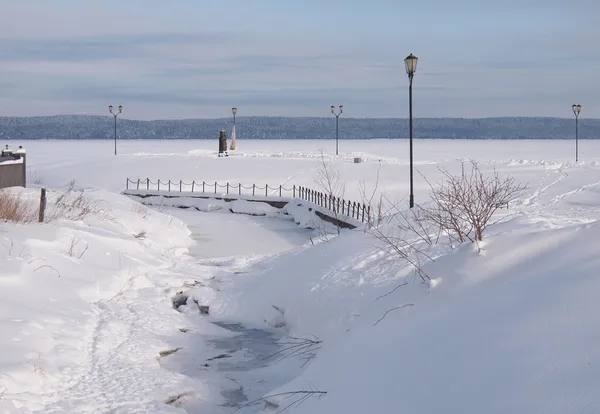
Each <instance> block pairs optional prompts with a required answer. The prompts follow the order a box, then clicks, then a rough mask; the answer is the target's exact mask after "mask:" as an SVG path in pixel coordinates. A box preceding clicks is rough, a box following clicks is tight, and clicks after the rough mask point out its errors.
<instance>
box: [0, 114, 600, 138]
mask: <svg viewBox="0 0 600 414" xmlns="http://www.w3.org/2000/svg"><path fill="white" fill-rule="evenodd" d="M117 122H118V124H117V125H118V138H119V139H217V137H218V136H219V130H220V129H226V130H227V134H228V136H229V134H230V128H231V118H222V119H186V120H157V121H135V120H128V119H120V118H119V119H118V121H117ZM413 122H414V136H415V137H416V138H440V139H457V138H466V139H477V138H480V139H481V138H483V139H514V138H522V139H564V138H573V137H574V135H575V120H574V119H565V118H518V117H504V118H474V119H469V118H418V119H415V120H414V121H413ZM113 125H114V120H113V118H112V116H83V115H60V116H48V117H0V140H2V139H5V140H18V139H105V138H112V137H113V134H114V129H113ZM579 126H580V129H579V137H580V138H582V139H595V138H600V120H599V119H581V120H580V122H579ZM236 130H237V136H238V137H239V138H240V139H322V138H334V137H335V118H334V117H333V116H332V117H329V118H291V117H260V116H259V117H238V118H237V120H236ZM339 133H340V139H370V138H405V137H407V136H408V119H398V118H344V117H343V115H342V117H340V132H339Z"/></svg>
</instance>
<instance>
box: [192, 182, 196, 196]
mask: <svg viewBox="0 0 600 414" xmlns="http://www.w3.org/2000/svg"><path fill="white" fill-rule="evenodd" d="M195 184H196V181H194V180H192V193H193V192H194V185H195Z"/></svg>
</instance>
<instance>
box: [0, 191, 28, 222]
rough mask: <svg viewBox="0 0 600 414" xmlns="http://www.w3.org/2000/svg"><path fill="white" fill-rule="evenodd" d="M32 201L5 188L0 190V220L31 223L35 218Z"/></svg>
mask: <svg viewBox="0 0 600 414" xmlns="http://www.w3.org/2000/svg"><path fill="white" fill-rule="evenodd" d="M36 214H37V212H36V209H35V206H34V203H32V202H31V201H30V200H25V199H23V198H22V196H21V194H17V193H14V192H11V191H7V190H0V221H10V222H12V223H31V222H33V221H35V220H36V218H37V217H36Z"/></svg>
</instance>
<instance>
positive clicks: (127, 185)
mask: <svg viewBox="0 0 600 414" xmlns="http://www.w3.org/2000/svg"><path fill="white" fill-rule="evenodd" d="M125 189H126V190H129V177H128V178H127V182H126V183H125Z"/></svg>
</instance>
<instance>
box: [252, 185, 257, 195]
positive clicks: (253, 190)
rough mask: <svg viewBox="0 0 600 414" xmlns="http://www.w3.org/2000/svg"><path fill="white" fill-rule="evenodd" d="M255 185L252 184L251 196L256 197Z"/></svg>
mask: <svg viewBox="0 0 600 414" xmlns="http://www.w3.org/2000/svg"><path fill="white" fill-rule="evenodd" d="M255 193H256V184H252V195H256V194H255Z"/></svg>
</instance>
